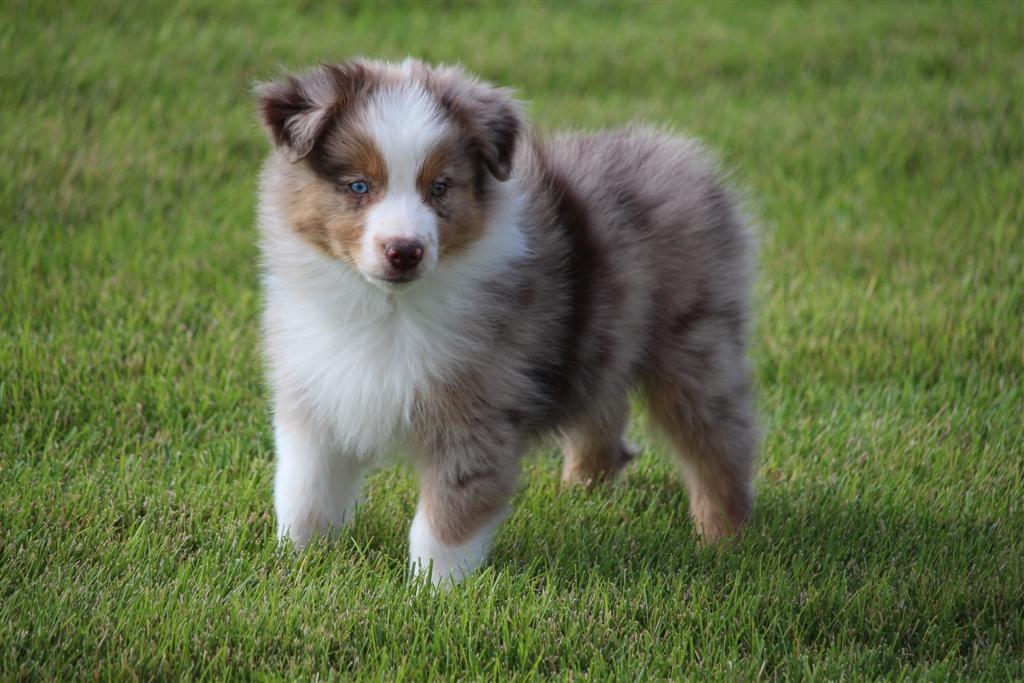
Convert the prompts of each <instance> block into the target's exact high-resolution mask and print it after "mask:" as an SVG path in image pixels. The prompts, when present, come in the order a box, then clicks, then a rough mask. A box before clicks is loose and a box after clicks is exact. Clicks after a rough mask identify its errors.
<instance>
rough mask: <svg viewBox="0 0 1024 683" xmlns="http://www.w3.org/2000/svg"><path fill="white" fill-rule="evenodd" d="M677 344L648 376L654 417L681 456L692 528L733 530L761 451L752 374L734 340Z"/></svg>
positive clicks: (710, 535)
mask: <svg viewBox="0 0 1024 683" xmlns="http://www.w3.org/2000/svg"><path fill="white" fill-rule="evenodd" d="M691 351H692V347H691V348H690V349H688V350H687V349H679V350H677V353H676V354H675V355H674V357H673V358H672V359H671V360H670V361H668V362H663V363H662V367H660V368H659V369H658V371H656V372H655V373H652V376H651V379H650V380H649V381H648V386H647V390H648V404H649V409H650V412H651V417H652V419H653V420H654V422H655V423H656V424H657V425H658V426H660V427H661V428H662V429H663V430H664V431H665V433H666V434H667V435H668V437H669V439H670V440H671V442H672V445H673V446H674V447H675V448H676V450H677V451H678V453H679V457H680V464H681V468H682V472H683V477H684V479H685V480H686V485H687V489H688V492H689V498H690V515H691V516H692V518H693V521H694V524H695V526H696V529H697V533H698V534H699V535H700V536H701V538H702V539H703V540H704V541H706V542H709V543H713V542H715V541H717V540H719V539H720V538H722V537H725V536H729V535H732V534H735V533H738V531H739V529H740V527H741V526H742V525H743V524H744V523H745V522H746V521H747V520H748V519H749V517H750V514H751V510H752V507H753V478H754V473H755V464H756V458H757V449H758V433H757V425H756V418H755V414H754V405H753V403H754V401H753V390H752V387H751V381H750V372H749V370H748V368H747V362H746V359H745V357H744V355H743V350H742V347H741V346H740V345H739V344H735V343H731V342H728V341H720V342H719V343H717V344H714V345H709V346H708V347H706V349H705V351H704V352H703V353H698V354H693V353H691Z"/></svg>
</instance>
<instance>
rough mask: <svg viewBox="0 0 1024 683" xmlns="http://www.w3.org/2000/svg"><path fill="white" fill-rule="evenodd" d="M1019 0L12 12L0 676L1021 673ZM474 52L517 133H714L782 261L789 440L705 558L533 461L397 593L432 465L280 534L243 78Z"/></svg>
mask: <svg viewBox="0 0 1024 683" xmlns="http://www.w3.org/2000/svg"><path fill="white" fill-rule="evenodd" d="M1022 8H1024V5H1022V4H1021V3H1019V2H987V3H955V4H954V3H910V2H907V3H839V2H829V3H771V4H736V3H668V2H666V3H649V4H637V5H619V4H585V5H572V6H569V5H556V4H521V5H497V4H489V3H483V4H461V3H445V4H433V3H417V4H400V5H399V4H394V5H376V4H330V3H320V2H305V3H291V4H281V5H271V4H264V3H229V2H218V3H208V4H197V3H101V4H93V3H70V4H65V3H57V2H45V3H44V2H40V3H20V2H5V3H3V4H2V5H0V293H2V299H0V596H2V598H0V678H3V679H7V680H10V679H21V678H36V677H42V678H59V679H64V678H84V677H87V676H88V677H94V676H95V677H99V678H105V679H109V678H126V677H127V678H152V677H158V678H164V677H168V678H169V677H182V676H187V677H193V676H194V677H210V678H220V677H241V676H246V677H249V676H269V677H278V676H280V677H287V678H309V677H312V676H314V675H320V676H321V677H337V678H342V679H349V678H367V679H388V680H391V679H395V680H397V679H402V678H413V679H418V678H424V677H428V676H429V677H432V678H442V679H455V678H495V679H502V680H504V679H507V678H534V677H552V678H570V677H580V676H584V675H589V676H591V677H593V678H597V679H602V678H612V677H614V678H627V677H629V678H634V679H643V678H652V677H653V678H692V677H697V676H700V677H704V676H709V677H715V678H724V679H732V680H734V679H749V678H759V677H763V678H775V677H792V678H798V677H799V678H802V677H820V678H839V677H846V678H878V677H881V678H900V677H909V678H914V679H922V678H927V679H945V678H949V677H956V676H966V677H971V678H987V679H1012V678H1021V677H1024V665H1022V657H1024V642H1022V640H1024V588H1022V585H1024V570H1022V565H1024V562H1022V558H1024V505H1022V498H1024V495H1022V480H1024V446H1022V443H1024V427H1022V414H1024V392H1022V378H1024V333H1022V322H1021V321H1022V320H1024V227H1022V226H1024V192H1022V183H1024V9H1022ZM356 54H362V55H367V56H376V57H389V58H395V59H399V58H402V57H404V56H406V55H414V56H418V57H421V58H424V59H427V60H432V61H453V62H455V61H457V62H461V63H463V64H465V65H466V66H467V67H468V68H470V69H471V70H473V71H476V72H478V73H480V74H481V75H483V76H484V77H486V78H488V79H490V80H493V81H496V82H499V83H501V84H505V85H511V86H514V87H516V88H517V89H518V90H519V92H520V94H521V96H522V97H523V98H524V99H525V100H526V101H527V102H528V105H529V111H530V113H531V115H532V117H533V119H534V121H535V124H536V127H537V128H538V129H539V130H541V131H544V130H552V129H555V128H562V127H573V128H586V129H593V128H599V127H606V126H614V125H619V124H623V123H626V122H628V121H631V120H634V119H642V120H646V121H650V122H655V123H659V124H664V125H666V126H671V127H674V128H676V129H679V130H683V131H686V132H688V133H690V134H693V135H696V136H699V137H701V138H702V139H704V140H705V141H706V142H707V143H709V144H710V145H711V146H712V147H714V148H715V149H717V150H718V152H719V153H720V155H721V156H722V158H723V159H724V161H725V162H726V164H727V165H728V166H729V167H730V168H732V169H733V170H734V174H733V181H734V183H735V184H736V185H737V186H739V187H741V188H743V189H744V190H745V191H746V192H747V193H748V195H749V197H750V198H751V203H750V208H751V210H752V213H753V214H754V215H755V216H756V218H757V221H758V225H759V230H760V233H761V236H762V243H763V249H762V261H761V279H760V282H759V287H758V301H759V306H758V315H759V323H758V329H757V336H756V343H755V348H754V358H755V362H756V366H757V371H758V377H759V384H760V395H761V400H760V404H761V409H762V412H763V415H764V423H765V427H766V441H765V450H764V457H763V465H762V475H761V478H760V481H759V508H758V517H757V519H756V521H755V523H754V525H753V527H752V528H751V530H750V531H749V533H748V534H747V535H746V536H745V537H744V539H743V540H742V541H741V542H740V543H739V544H738V546H737V547H736V548H734V549H732V550H730V551H728V552H715V551H704V550H700V549H698V548H697V547H696V546H695V544H694V539H693V537H692V532H691V529H690V526H689V523H688V521H687V520H686V514H685V509H686V499H685V492H684V491H683V488H682V486H681V485H680V483H679V482H678V481H677V480H676V478H675V477H674V476H673V475H672V473H671V468H670V466H669V465H668V463H667V462H666V460H665V459H664V458H662V457H660V453H659V451H660V450H662V446H661V444H660V443H659V442H658V441H657V440H656V439H653V438H650V435H648V433H647V432H646V431H645V430H644V420H643V416H642V411H641V413H640V414H639V415H638V420H637V427H636V431H637V433H636V437H637V438H638V440H639V441H641V443H643V444H644V445H645V446H646V453H645V455H644V457H643V458H642V459H641V460H640V462H639V463H638V465H637V466H636V467H635V468H633V469H632V470H631V471H630V473H629V475H628V477H627V480H626V482H625V484H624V485H623V486H621V487H617V488H615V489H613V490H606V491H602V492H599V493H597V494H594V495H589V496H588V495H583V494H580V493H576V492H574V493H559V491H558V486H557V473H558V461H557V459H556V458H555V457H553V450H552V449H551V448H544V449H541V450H542V452H543V454H541V455H539V456H538V457H536V458H532V459H531V460H529V461H528V463H527V476H526V477H525V485H524V488H523V491H522V493H521V495H520V496H519V497H518V499H517V512H516V513H515V514H514V516H513V517H512V518H511V519H510V520H509V522H508V524H506V526H505V527H503V529H502V531H501V532H500V533H499V535H498V538H497V542H496V546H495V549H494V553H493V556H492V561H491V563H490V565H489V567H488V569H487V570H486V571H485V572H484V573H483V574H482V575H480V576H479V577H476V578H474V579H472V580H470V581H469V582H467V584H466V585H464V586H462V587H460V588H458V589H457V590H454V591H452V592H451V593H449V594H446V595H440V596H430V595H425V594H421V593H417V592H415V591H414V590H413V589H412V588H411V587H410V586H409V585H408V584H407V583H406V581H405V575H404V571H405V554H406V548H405V534H406V529H407V524H408V521H409V520H410V518H411V515H412V511H413V508H414V505H415V486H414V480H413V478H412V476H411V474H410V473H409V472H408V471H407V470H405V469H402V468H391V469H388V470H385V471H383V472H381V473H380V474H379V475H377V476H376V477H375V478H374V479H373V480H372V482H371V486H370V489H369V491H368V497H367V503H366V506H365V508H364V510H363V514H362V515H361V517H360V518H359V520H358V521H357V523H356V524H355V526H354V528H353V530H352V534H351V536H350V537H346V538H345V539H344V540H342V541H341V542H339V543H338V544H336V545H334V546H330V547H326V546H325V547H318V548H315V549H313V550H312V551H311V552H308V553H306V554H304V555H303V556H301V557H295V556H292V555H291V554H289V553H282V552H279V551H277V549H276V548H275V545H274V542H273V526H272V515H271V498H270V478H271V476H270V475H271V467H272V448H271V442H270V434H269V422H268V411H267V406H266V392H265V390H264V387H263V383H262V378H261V368H260V358H259V350H258V349H259V346H258V344H259V341H258V315H259V292H258V280H257V269H256V249H255V245H254V237H255V234H254V229H253V205H254V200H255V177H256V173H257V171H258V168H259V164H260V161H261V159H262V157H263V156H264V154H265V153H266V151H267V142H266V140H265V139H264V136H263V133H262V131H261V130H260V128H259V126H258V125H257V122H256V118H255V113H254V106H253V103H252V100H251V96H250V93H249V91H250V87H251V85H252V83H253V82H254V81H256V80H259V79H266V78H270V77H274V76H277V75H279V74H280V73H282V70H284V69H301V68H305V67H308V66H310V65H312V64H314V63H316V62H318V61H330V60H337V59H342V58H344V57H346V56H350V55H356Z"/></svg>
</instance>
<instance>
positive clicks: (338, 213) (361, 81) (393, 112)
mask: <svg viewBox="0 0 1024 683" xmlns="http://www.w3.org/2000/svg"><path fill="white" fill-rule="evenodd" d="M258 94H259V99H260V111H261V114H262V118H263V121H264V123H265V125H266V127H267V129H268V131H269V132H270V135H271V137H272V139H273V141H274V144H275V145H276V147H277V158H276V159H275V160H274V163H277V164H279V165H280V166H281V168H282V170H283V173H282V174H281V183H280V184H279V185H277V186H275V191H279V192H281V193H283V194H282V195H281V196H279V198H278V201H279V202H280V203H281V205H282V206H283V207H284V211H285V213H286V215H287V218H288V221H289V223H290V224H291V227H292V228H293V229H295V230H296V231H297V232H298V233H299V234H300V235H301V236H302V237H304V238H305V239H307V240H308V241H309V242H311V243H312V244H313V245H315V246H316V247H318V248H319V249H321V250H322V251H324V252H325V253H327V254H328V255H330V256H332V257H334V258H337V259H340V260H343V261H345V262H347V263H349V264H351V265H352V266H353V267H354V268H356V269H358V270H359V272H360V273H362V274H363V276H364V277H366V278H367V279H368V280H370V281H371V282H374V283H378V284H382V285H384V286H391V285H395V284H398V283H405V282H411V281H413V280H416V279H417V278H419V277H421V276H423V275H426V274H427V273H429V272H430V271H431V270H433V269H434V268H435V267H436V266H437V264H438V261H439V260H441V259H444V258H445V257H447V256H450V255H454V254H457V253H458V252H459V251H461V250H463V249H465V248H466V247H467V246H469V245H470V244H472V243H473V242H474V241H475V240H476V239H478V238H479V237H480V236H481V235H482V233H483V231H484V229H485V227H486V225H487V219H488V214H489V210H490V208H491V204H492V201H491V200H492V198H493V194H494V189H495V183H497V182H501V181H504V180H507V179H508V178H509V176H510V174H511V172H512V156H513V153H514V151H515V145H516V140H517V138H518V136H519V133H520V130H521V129H522V126H523V120H522V116H521V113H520V108H519V105H518V103H517V102H516V101H515V100H513V99H512V97H511V94H510V92H509V91H507V90H504V89H499V88H494V87H492V86H490V85H488V84H486V83H482V82H480V81H478V80H476V79H474V78H472V77H471V76H469V75H467V74H466V73H465V72H463V71H462V70H461V69H458V68H456V67H431V66H428V65H426V64H423V63H421V62H416V61H412V60H408V61H406V62H404V63H402V64H400V65H394V64H388V63H383V62H375V61H364V60H356V61H350V62H346V63H343V64H338V65H322V66H320V67H318V68H316V69H314V70H313V71H310V72H308V73H306V74H303V75H300V76H289V77H287V78H286V79H284V80H282V81H277V82H273V83H267V84H264V85H262V86H260V87H259V90H258Z"/></svg>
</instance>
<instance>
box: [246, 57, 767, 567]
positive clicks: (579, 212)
mask: <svg viewBox="0 0 1024 683" xmlns="http://www.w3.org/2000/svg"><path fill="white" fill-rule="evenodd" d="M259 100H260V111H261V115H262V119H263V122H264V124H265V126H266V128H267V130H268V131H269V133H270V137H271V139H272V140H273V143H274V150H273V152H272V153H271V155H270V157H269V159H268V160H267V162H266V165H265V167H264V169H263V173H262V179H261V190H260V206H259V228H260V233H261V238H262V239H261V249H262V259H263V284H264V288H265V296H266V311H265V317H264V330H265V337H266V355H267V361H268V371H269V382H270V386H271V390H272V394H273V407H274V437H275V443H276V450H277V473H276V478H275V485H274V497H275V508H276V513H277V528H278V533H279V535H280V537H281V538H282V539H291V541H293V542H294V544H295V545H296V546H298V547H302V546H304V545H306V544H307V543H308V542H309V541H310V540H311V539H312V538H314V537H315V536H318V535H324V536H333V535H335V534H336V533H337V532H338V530H339V529H340V528H341V527H342V526H343V525H344V524H346V523H347V522H349V521H350V520H351V519H352V516H353V513H354V512H355V506H356V501H357V499H358V496H359V491H360V483H361V481H362V479H363V477H364V475H365V474H366V473H367V471H368V470H370V469H372V468H373V467H374V465H375V464H376V463H380V462H381V461H382V460H383V459H384V458H386V457H388V456H389V455H390V454H393V453H401V454H405V455H406V456H407V457H409V458H410V459H411V461H412V463H414V465H415V467H416V469H417V471H418V473H419V481H420V498H419V504H418V507H417V511H416V515H415V517H414V518H413V521H412V528H411V531H410V533H409V557H410V563H411V567H412V569H413V571H414V572H416V573H427V574H429V576H430V577H431V579H432V581H433V582H434V583H435V584H441V583H454V582H457V581H459V580H460V579H461V578H462V577H464V576H465V575H466V574H468V573H469V572H472V571H473V570H474V569H476V568H477V567H478V566H479V565H480V564H481V562H482V561H483V560H484V559H485V557H486V554H487V550H488V546H489V544H490V541H491V539H492V537H493V535H494V532H495V529H496V527H497V526H498V524H499V523H500V522H501V520H502V519H503V517H504V516H505V515H506V513H507V511H508V504H509V499H510V498H511V496H512V495H513V493H514V491H515V490H516V486H517V477H518V473H519V461H520V458H521V457H522V455H523V453H524V452H526V450H527V448H528V446H529V444H530V443H531V442H533V441H534V440H535V439H536V438H537V437H538V436H540V435H543V434H547V433H552V432H556V433H557V434H559V435H560V437H561V440H562V443H563V446H564V454H565V461H564V468H563V474H562V476H563V479H564V481H565V482H568V483H577V482H579V483H584V484H589V483H592V482H596V481H600V480H609V479H611V478H613V477H614V476H615V475H616V474H617V473H618V472H619V471H620V470H621V469H622V467H623V466H624V465H625V464H626V462H627V461H628V460H629V458H630V457H631V455H632V452H631V450H630V448H629V447H628V446H627V445H626V444H625V442H624V441H623V432H624V430H625V428H626V425H627V419H628V409H629V393H630V391H631V390H632V389H637V390H639V391H640V392H642V395H643V396H644V397H645V398H646V402H647V406H648V408H649V411H650V415H651V417H652V419H653V421H654V422H655V423H656V424H657V425H659V426H660V427H661V428H662V429H663V430H664V431H665V432H666V434H667V436H668V437H669V439H670V441H671V443H672V445H673V446H674V450H676V451H677V457H678V462H679V464H680V466H681V469H682V473H683V476H684V478H685V481H686V483H687V487H688V490H689V500H690V513H691V515H692V518H693V520H694V523H695V525H696V530H697V532H698V533H699V534H700V535H701V536H702V537H703V539H705V540H706V541H708V542H712V541H715V540H717V539H719V538H721V537H723V536H726V535H729V534H731V533H734V532H736V531H737V530H738V529H739V527H740V526H741V525H742V524H743V523H744V521H745V520H747V518H748V516H749V514H750V511H751V505H752V488H751V481H752V478H753V475H754V464H755V458H756V451H757V441H758V439H757V434H756V425H755V413H754V407H753V402H752V387H751V376H750V370H749V367H748V362H747V359H746V356H745V353H746V344H747V328H748V302H749V297H750V290H751V280H752V271H753V248H752V239H751V235H750V232H749V231H748V229H747V227H746V226H745V224H744V220H743V217H742V215H741V212H740V210H739V209H738V207H737V203H736V201H735V200H734V199H733V198H732V197H731V195H730V194H729V192H728V191H727V190H726V189H725V188H724V187H723V185H722V183H721V182H720V181H719V179H718V178H717V177H716V175H715V171H714V169H713V165H712V164H710V163H709V161H708V159H707V158H706V156H705V154H704V153H703V152H702V150H701V148H700V146H699V145H698V144H697V143H695V142H694V141H692V140H688V139H685V138H681V137H677V136H673V135H669V134H667V133H662V132H658V131H655V130H650V129H646V128H640V127H633V128H628V129H624V130H618V131H612V132H605V133H598V134H593V135H584V134H567V135H559V136H554V137H551V138H549V139H546V140H540V139H538V138H536V137H534V136H533V135H532V134H531V133H530V132H529V131H528V129H527V125H526V122H525V120H524V116H523V112H522V110H521V108H520V105H519V104H518V103H517V102H516V101H515V100H514V99H513V98H512V96H511V94H510V92H509V91H508V90H504V89H501V88H495V87H492V86H491V85H488V84H486V83H483V82H481V81H479V80H477V79H475V78H473V77H472V76H470V75H469V74H467V73H466V72H464V71H463V70H461V69H459V68H457V67H449V66H439V67H433V66H429V65H427V64H424V63H422V62H418V61H412V60H409V61H406V62H404V63H402V64H391V63H385V62H377V61H369V60H353V61H349V62H345V63H343V64H338V65H323V66H320V67H319V68H316V69H314V70H313V71H310V72H308V73H306V74H304V75H300V76H290V77H288V78H286V79H284V80H282V81H280V82H274V83H269V84H265V85H262V86H260V88H259Z"/></svg>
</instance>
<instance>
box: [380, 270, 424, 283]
mask: <svg viewBox="0 0 1024 683" xmlns="http://www.w3.org/2000/svg"><path fill="white" fill-rule="evenodd" d="M418 279H420V273H419V272H411V273H381V274H374V275H371V276H370V277H369V280H370V281H371V282H374V283H377V284H382V285H385V286H389V285H390V286H401V285H407V284H409V283H410V282H414V281H416V280H418Z"/></svg>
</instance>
